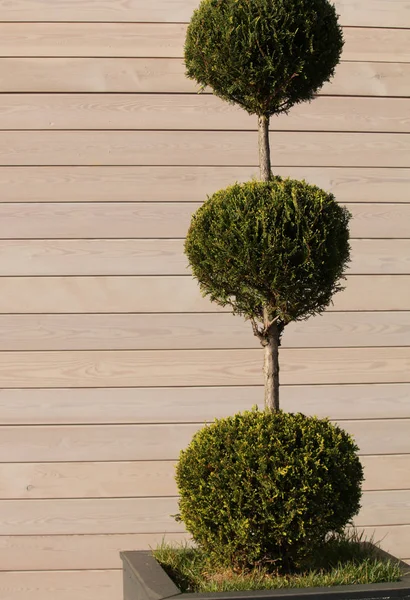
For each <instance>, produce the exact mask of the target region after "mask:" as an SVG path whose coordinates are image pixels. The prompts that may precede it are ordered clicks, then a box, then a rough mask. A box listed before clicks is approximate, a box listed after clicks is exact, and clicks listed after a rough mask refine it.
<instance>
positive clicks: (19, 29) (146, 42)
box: [0, 19, 410, 62]
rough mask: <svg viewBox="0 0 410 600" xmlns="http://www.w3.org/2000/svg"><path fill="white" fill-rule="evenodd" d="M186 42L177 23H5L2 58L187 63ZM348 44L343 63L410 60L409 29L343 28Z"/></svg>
mask: <svg viewBox="0 0 410 600" xmlns="http://www.w3.org/2000/svg"><path fill="white" fill-rule="evenodd" d="M47 20H49V19H47ZM185 36H186V25H183V24H179V23H173V24H167V23H50V22H48V23H4V22H3V23H0V57H18V56H21V57H25V56H27V57H61V56H68V57H108V58H113V57H120V58H123V57H126V58H164V57H165V58H183V48H184V42H185ZM344 39H345V46H344V49H343V56H342V58H343V60H349V61H380V62H409V60H410V31H409V30H406V29H398V30H397V29H387V28H383V29H374V28H360V27H345V28H344ZM107 40H109V41H110V43H109V44H107Z"/></svg>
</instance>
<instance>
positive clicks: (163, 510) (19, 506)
mask: <svg viewBox="0 0 410 600" xmlns="http://www.w3.org/2000/svg"><path fill="white" fill-rule="evenodd" d="M409 505H410V491H409V490H404V491H400V490H394V491H382V492H364V494H363V498H362V509H361V512H360V514H359V515H358V517H357V518H356V520H355V524H356V525H357V526H358V527H372V526H377V525H407V524H408V523H407V522H406V518H407V519H408V509H409ZM0 507H1V513H0V515H1V516H0V521H1V529H2V533H3V535H50V534H52V535H64V534H67V533H69V534H95V533H96V534H107V533H115V534H119V533H160V532H164V533H168V532H170V533H172V532H182V531H183V525H182V524H181V523H176V522H175V520H174V519H173V518H172V517H171V516H170V514H175V513H176V512H177V510H178V504H177V498H121V499H118V498H116V499H112V498H99V499H97V500H93V499H84V500H79V499H69V500H55V499H53V500H30V501H29V502H28V501H27V500H1V501H0Z"/></svg>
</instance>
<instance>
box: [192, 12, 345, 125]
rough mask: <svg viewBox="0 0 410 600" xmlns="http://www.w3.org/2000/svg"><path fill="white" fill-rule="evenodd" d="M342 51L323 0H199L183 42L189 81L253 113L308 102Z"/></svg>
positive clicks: (337, 31)
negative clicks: (194, 81)
mask: <svg viewBox="0 0 410 600" xmlns="http://www.w3.org/2000/svg"><path fill="white" fill-rule="evenodd" d="M342 48H343V36H342V31H341V28H340V27H339V25H338V21H337V15H336V12H335V8H334V6H333V5H332V4H331V3H330V2H329V1H328V0H203V1H202V2H201V4H200V6H199V8H198V9H197V10H196V11H195V12H194V14H193V17H192V20H191V23H190V25H189V27H188V32H187V37H186V43H185V63H186V67H187V76H188V77H190V78H191V79H195V80H196V81H197V82H198V83H199V84H200V85H201V86H202V87H205V86H211V87H212V88H213V91H214V93H215V94H216V95H217V96H220V97H221V98H223V99H224V100H228V101H229V102H234V103H237V104H239V105H240V106H242V107H243V108H244V109H245V110H246V111H248V112H249V113H251V114H257V115H264V116H267V117H268V116H270V115H272V114H278V113H281V112H287V111H288V110H289V109H290V108H291V107H292V106H293V105H294V104H297V103H298V102H303V101H305V100H311V99H312V98H313V95H314V94H315V93H316V92H317V91H318V90H319V89H320V88H321V87H322V85H323V84H324V83H325V82H326V81H329V79H330V78H331V77H332V76H333V73H334V69H335V66H336V65H337V64H338V63H339V60H340V55H341V52H342Z"/></svg>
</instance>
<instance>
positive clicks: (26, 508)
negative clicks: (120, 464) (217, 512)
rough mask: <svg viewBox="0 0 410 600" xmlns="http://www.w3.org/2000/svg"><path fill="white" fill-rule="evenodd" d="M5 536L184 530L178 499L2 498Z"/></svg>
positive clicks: (1, 513) (2, 526) (2, 523)
mask: <svg viewBox="0 0 410 600" xmlns="http://www.w3.org/2000/svg"><path fill="white" fill-rule="evenodd" d="M0 508H1V510H0V524H1V532H2V534H3V535H20V534H23V535H47V534H53V535H64V534H81V535H84V534H94V533H97V534H107V533H168V532H170V533H173V532H183V531H184V527H183V525H182V523H177V522H176V521H175V519H174V518H173V517H172V516H171V514H175V513H176V512H177V511H178V501H177V498H99V499H97V500H93V499H85V500H79V499H75V500H73V499H70V500H30V501H27V500H1V501H0Z"/></svg>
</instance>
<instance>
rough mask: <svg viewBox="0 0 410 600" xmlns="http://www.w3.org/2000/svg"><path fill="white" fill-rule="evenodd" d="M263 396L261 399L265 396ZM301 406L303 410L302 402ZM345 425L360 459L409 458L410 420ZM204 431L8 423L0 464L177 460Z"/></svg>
mask: <svg viewBox="0 0 410 600" xmlns="http://www.w3.org/2000/svg"><path fill="white" fill-rule="evenodd" d="M260 397H261V399H262V394H260ZM238 408H239V407H238ZM249 408H250V407H249ZM298 408H299V410H301V409H303V399H301V398H300V399H299V407H298ZM322 411H323V408H322ZM341 426H342V427H343V428H344V429H346V430H347V431H348V432H349V433H351V435H353V436H354V438H355V440H356V442H357V444H358V446H359V448H360V453H361V454H362V455H368V454H370V455H383V454H410V419H408V418H407V419H386V420H383V419H375V420H363V421H360V420H357V421H342V422H341ZM201 427H202V424H201V423H195V424H192V423H186V424H181V423H177V424H174V425H170V424H156V425H148V424H144V425H98V426H95V425H94V426H89V425H88V426H87V425H76V426H75V425H71V426H64V425H58V426H41V425H38V426H23V427H19V426H6V425H4V426H1V427H0V433H1V437H0V462H2V463H14V462H25V463H29V462H34V463H37V462H62V461H64V462H76V461H81V462H97V461H103V462H106V461H134V460H153V461H157V460H176V459H177V458H178V455H179V452H180V450H182V449H183V448H185V447H186V446H187V445H188V443H189V442H190V440H191V438H192V436H193V434H194V433H195V432H196V431H197V430H198V429H200V428H201ZM0 514H1V511H0ZM146 531H151V530H146ZM152 531H157V530H155V529H154V530H152ZM158 531H161V530H160V529H158ZM164 531H165V530H164ZM172 531H179V530H178V529H173V530H172ZM22 533H24V532H22ZM26 533H27V532H26ZM42 533H46V532H42ZM56 533H57V532H56ZM71 533H75V531H71ZM101 533H108V531H102V532H101ZM117 533H119V532H117ZM125 533H132V531H128V532H125Z"/></svg>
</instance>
